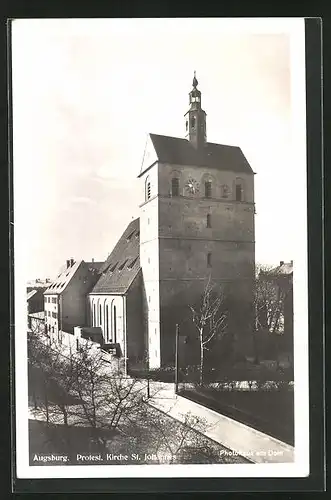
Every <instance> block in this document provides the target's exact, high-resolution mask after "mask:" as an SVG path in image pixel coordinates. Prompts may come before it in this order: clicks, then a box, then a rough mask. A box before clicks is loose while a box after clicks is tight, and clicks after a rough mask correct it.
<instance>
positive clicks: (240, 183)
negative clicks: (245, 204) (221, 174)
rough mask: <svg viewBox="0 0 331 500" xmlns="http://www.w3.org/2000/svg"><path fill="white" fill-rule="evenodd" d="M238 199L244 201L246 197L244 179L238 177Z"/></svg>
mask: <svg viewBox="0 0 331 500" xmlns="http://www.w3.org/2000/svg"><path fill="white" fill-rule="evenodd" d="M235 185H236V190H235V193H236V201H243V199H244V189H243V181H242V179H236V184H235Z"/></svg>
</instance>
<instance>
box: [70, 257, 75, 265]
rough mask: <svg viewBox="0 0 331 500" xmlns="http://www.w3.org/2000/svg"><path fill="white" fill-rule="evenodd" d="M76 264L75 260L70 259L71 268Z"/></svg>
mask: <svg viewBox="0 0 331 500" xmlns="http://www.w3.org/2000/svg"><path fill="white" fill-rule="evenodd" d="M74 263H75V261H74V259H73V258H71V259H70V266H73V265H74Z"/></svg>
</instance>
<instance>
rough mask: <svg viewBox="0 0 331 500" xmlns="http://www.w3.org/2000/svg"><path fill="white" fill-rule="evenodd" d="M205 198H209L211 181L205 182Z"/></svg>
mask: <svg viewBox="0 0 331 500" xmlns="http://www.w3.org/2000/svg"><path fill="white" fill-rule="evenodd" d="M205 198H211V182H210V181H207V182H205Z"/></svg>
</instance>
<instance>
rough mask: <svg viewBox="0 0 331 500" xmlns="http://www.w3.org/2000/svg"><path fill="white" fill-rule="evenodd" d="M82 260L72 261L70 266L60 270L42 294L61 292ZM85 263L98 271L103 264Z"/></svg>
mask: <svg viewBox="0 0 331 500" xmlns="http://www.w3.org/2000/svg"><path fill="white" fill-rule="evenodd" d="M83 262H84V261H83V260H80V261H78V262H74V263H73V264H72V265H71V266H69V267H67V268H66V269H65V270H64V271H62V273H60V274H59V275H58V277H57V278H56V280H54V281H53V283H52V284H51V285H50V286H49V287H48V288H47V290H46V291H45V292H44V294H47V295H50V294H52V295H53V294H54V295H56V294H59V293H62V292H63V291H64V289H65V288H66V286H67V285H68V283H69V282H70V280H71V279H72V278H73V276H74V274H75V273H76V271H77V269H78V268H79V266H80V265H81V264H82V263H83ZM86 264H87V265H88V266H89V268H93V269H96V270H97V271H98V272H99V269H100V268H101V266H102V265H103V262H86Z"/></svg>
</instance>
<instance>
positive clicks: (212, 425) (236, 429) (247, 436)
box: [149, 383, 294, 463]
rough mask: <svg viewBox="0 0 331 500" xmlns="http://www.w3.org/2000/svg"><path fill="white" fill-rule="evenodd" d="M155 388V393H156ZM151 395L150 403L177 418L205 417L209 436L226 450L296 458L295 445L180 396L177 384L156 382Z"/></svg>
mask: <svg viewBox="0 0 331 500" xmlns="http://www.w3.org/2000/svg"><path fill="white" fill-rule="evenodd" d="M156 389H157V392H156V391H155V390H156ZM154 392H155V395H153V393H154ZM151 395H152V397H151V399H150V400H149V404H150V405H151V406H153V407H154V408H157V409H158V410H160V411H163V412H164V413H166V414H167V415H169V416H171V417H173V418H174V419H176V420H179V421H182V422H183V421H184V418H185V414H186V413H188V412H190V413H191V414H192V415H195V416H197V417H200V418H201V419H204V421H205V422H206V430H205V431H204V434H205V436H207V437H209V438H211V439H213V440H214V441H216V442H217V443H219V444H220V445H222V446H223V447H225V448H228V450H229V451H228V452H227V451H226V450H225V451H224V453H229V454H231V453H238V454H239V455H241V456H243V457H245V458H247V459H248V460H250V461H252V462H254V463H289V462H293V461H294V447H293V446H290V445H288V444H286V443H283V442H282V441H279V440H278V439H275V438H273V437H271V436H268V435H267V434H264V433H262V432H259V431H257V430H256V429H253V428H252V427H249V426H247V425H245V424H242V423H241V422H238V421H236V420H233V419H231V418H229V417H226V416H225V415H221V414H219V413H217V412H215V411H213V410H210V409H209V408H206V407H205V406H202V405H200V404H198V403H195V402H194V401H191V400H189V399H186V398H184V397H182V396H176V395H175V393H174V384H162V383H159V384H158V383H152V384H151ZM230 456H231V455H230Z"/></svg>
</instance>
